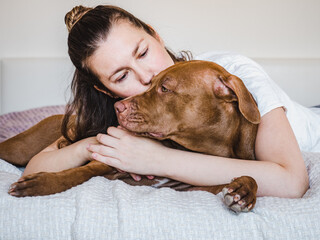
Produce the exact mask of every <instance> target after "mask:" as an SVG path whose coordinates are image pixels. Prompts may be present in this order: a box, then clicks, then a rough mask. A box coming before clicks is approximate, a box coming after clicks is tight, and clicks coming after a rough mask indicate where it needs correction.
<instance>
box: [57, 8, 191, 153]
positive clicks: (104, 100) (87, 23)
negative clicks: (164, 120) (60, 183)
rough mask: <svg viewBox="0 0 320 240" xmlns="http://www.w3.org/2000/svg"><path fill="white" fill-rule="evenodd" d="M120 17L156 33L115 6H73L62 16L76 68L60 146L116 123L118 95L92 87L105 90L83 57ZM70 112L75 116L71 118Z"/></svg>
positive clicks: (185, 55) (185, 56) (184, 55)
mask: <svg viewBox="0 0 320 240" xmlns="http://www.w3.org/2000/svg"><path fill="white" fill-rule="evenodd" d="M119 19H124V20H127V21H129V22H131V23H132V24H133V25H134V26H136V27H138V28H142V29H144V30H145V31H146V32H147V33H148V34H150V35H151V36H155V34H156V33H155V31H154V30H153V29H152V28H151V27H149V26H148V25H147V24H145V23H144V22H143V21H141V20H139V19H138V18H136V17H135V16H133V15H132V14H131V13H129V12H127V11H125V10H124V9H121V8H119V7H116V6H110V5H99V6H97V7H95V8H87V7H83V6H76V7H74V8H73V9H72V10H71V11H69V12H68V13H67V14H66V16H65V23H66V25H67V28H68V31H69V36H68V53H69V56H70V59H71V61H72V63H73V64H74V66H75V67H76V70H75V73H74V76H73V80H72V83H71V90H72V98H71V99H70V101H69V103H68V104H67V107H66V114H65V117H64V120H63V123H62V129H61V130H62V134H63V136H64V137H65V139H66V140H67V142H65V141H63V142H60V143H59V147H62V146H64V145H67V144H70V143H73V142H76V141H78V140H81V139H83V138H86V137H90V136H95V135H96V134H98V133H99V132H106V130H107V128H108V127H109V126H117V125H118V122H117V117H116V114H115V111H114V108H113V105H114V103H115V102H116V101H118V100H119V98H117V99H115V98H112V97H110V96H109V95H107V94H104V93H101V92H99V91H97V90H96V89H95V88H94V85H96V86H97V87H98V88H100V89H102V90H106V91H108V90H107V89H106V87H105V86H104V85H103V84H102V83H101V82H100V81H99V79H98V78H97V76H95V75H94V74H93V72H92V71H91V70H90V69H89V68H88V66H87V64H86V60H87V59H88V57H90V56H92V55H93V53H94V52H95V51H96V49H97V48H98V43H99V42H101V40H105V39H106V38H107V35H108V33H109V30H110V29H111V27H112V24H113V23H114V22H116V21H117V20H119ZM167 52H168V54H169V55H170V57H171V58H172V59H173V60H174V62H179V61H185V60H187V59H190V58H191V57H190V55H189V53H187V52H182V53H181V54H180V56H179V57H176V56H175V55H174V54H173V53H172V52H171V51H169V50H168V49H167ZM73 114H75V117H72V115H73Z"/></svg>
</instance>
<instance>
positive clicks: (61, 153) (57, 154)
mask: <svg viewBox="0 0 320 240" xmlns="http://www.w3.org/2000/svg"><path fill="white" fill-rule="evenodd" d="M59 140H60V139H58V140H57V141H55V142H54V143H52V144H51V145H49V146H48V147H46V148H45V149H44V150H42V151H41V152H40V153H38V154H37V155H35V156H34V157H33V158H32V159H31V160H30V161H29V163H28V165H27V166H26V169H25V171H24V172H23V176H25V175H29V174H32V173H36V172H59V171H62V170H66V169H69V168H74V167H78V166H81V165H83V164H84V163H85V162H86V161H88V160H90V159H92V158H91V154H90V152H89V151H88V150H87V146H88V145H89V144H90V143H91V144H94V143H97V141H96V138H95V137H91V138H86V139H83V140H81V141H78V142H76V143H74V144H71V145H69V146H67V147H64V148H61V149H58V146H57V143H58V141H59Z"/></svg>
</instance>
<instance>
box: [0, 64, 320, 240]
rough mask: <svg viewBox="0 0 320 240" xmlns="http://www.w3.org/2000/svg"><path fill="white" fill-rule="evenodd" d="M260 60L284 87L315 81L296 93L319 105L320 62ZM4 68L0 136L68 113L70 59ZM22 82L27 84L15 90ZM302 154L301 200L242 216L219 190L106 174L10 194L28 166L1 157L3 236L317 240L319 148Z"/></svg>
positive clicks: (268, 200)
mask: <svg viewBox="0 0 320 240" xmlns="http://www.w3.org/2000/svg"><path fill="white" fill-rule="evenodd" d="M257 61H258V62H260V63H261V64H262V65H263V66H264V67H265V68H266V69H267V72H269V73H270V75H273V77H274V79H275V80H277V76H278V77H279V76H280V77H281V79H280V80H279V81H282V82H281V84H280V83H279V84H280V85H282V87H283V86H284V88H286V87H288V88H289V87H290V86H292V82H294V83H295V84H296V82H298V80H299V79H301V76H303V77H304V84H303V85H304V87H305V89H308V88H309V87H310V85H312V87H311V88H309V90H306V91H307V92H308V94H305V95H299V94H300V93H301V92H302V91H301V86H297V85H296V86H294V87H293V88H292V89H290V91H291V94H293V95H294V96H293V97H294V98H296V99H297V101H304V102H303V104H304V105H307V106H312V105H317V104H319V103H320V99H319V97H318V93H317V92H318V90H317V89H320V86H319V79H315V78H314V76H320V67H319V66H320V61H319V60H310V59H309V60H308V61H305V62H299V61H301V60H299V61H298V60H297V61H295V60H279V59H273V60H272V59H258V60H257ZM279 61H280V62H279ZM302 63H303V64H305V67H303V64H302ZM281 64H282V65H281ZM310 64H311V65H312V66H313V67H310ZM279 65H280V66H283V67H282V68H279ZM301 65H302V67H301ZM1 66H2V67H1V85H0V89H1V100H0V103H1V113H2V115H1V116H0V141H3V140H5V139H6V138H9V137H11V136H14V135H15V134H17V133H19V132H21V131H23V130H25V129H27V128H28V127H30V126H32V125H33V124H35V123H37V122H38V121H40V120H41V119H43V118H45V117H46V116H49V115H52V114H57V113H63V111H64V105H65V103H66V99H67V98H68V97H67V96H66V91H65V89H67V87H68V83H69V82H70V79H71V77H72V71H73V68H72V66H71V64H70V63H69V61H68V60H67V59H5V60H3V61H2V65H1ZM297 66H299V68H297ZM294 73H295V74H294ZM299 74H300V75H299ZM283 76H284V77H283ZM286 76H287V77H288V76H291V77H290V79H287V81H285V80H283V79H282V78H286ZM308 76H309V77H310V78H308ZM21 79H23V80H24V81H27V83H28V84H25V85H24V86H23V88H22V89H23V90H21V91H20V88H19V91H18V90H17V85H19V84H20V82H21ZM290 83H291V84H290ZM306 83H307V84H306ZM315 86H316V87H315ZM39 89H40V90H39ZM299 90H300V91H299ZM52 92H54V94H56V93H59V95H54V94H53V93H52ZM295 92H297V93H298V94H297V95H295ZM50 94H53V95H50ZM30 97H31V98H30ZM29 98H30V99H29ZM27 99H28V100H27ZM303 156H304V159H305V162H306V165H307V168H308V172H309V178H310V189H309V190H308V191H307V193H306V194H305V195H304V197H303V198H301V199H283V198H275V197H261V198H258V200H257V204H256V207H255V208H254V210H253V211H252V212H249V213H244V214H235V213H233V212H231V211H229V210H228V209H226V208H225V206H224V205H223V203H222V195H221V194H218V195H212V194H210V193H207V192H176V191H174V190H172V189H167V188H163V189H154V188H152V187H145V186H140V187H133V186H129V185H127V184H125V183H123V182H121V181H118V180H116V181H110V180H107V179H105V178H103V177H94V178H92V179H91V180H89V181H87V182H85V183H84V184H82V185H79V186H77V187H74V188H72V189H70V190H68V191H65V192H63V193H59V194H54V195H50V196H42V197H26V198H14V197H12V196H10V195H9V194H7V191H8V188H9V186H10V184H11V183H13V182H15V181H16V180H17V179H18V178H19V177H20V175H21V173H22V171H23V169H21V168H17V167H15V166H13V165H11V164H9V163H7V162H5V161H3V160H1V159H0V239H5V240H9V239H14V240H18V239H46V240H47V239H54V240H58V239H63V240H66V239H86V240H88V239H197V240H198V239H319V236H320V226H319V222H320V209H319V207H318V205H319V204H318V199H319V197H320V153H308V152H304V153H303Z"/></svg>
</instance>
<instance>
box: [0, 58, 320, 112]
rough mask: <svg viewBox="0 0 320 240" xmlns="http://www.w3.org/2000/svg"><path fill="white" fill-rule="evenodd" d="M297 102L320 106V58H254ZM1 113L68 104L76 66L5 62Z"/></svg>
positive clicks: (16, 60) (61, 61)
mask: <svg viewBox="0 0 320 240" xmlns="http://www.w3.org/2000/svg"><path fill="white" fill-rule="evenodd" d="M254 60H256V61H257V62H258V63H260V64H261V65H262V67H264V69H265V70H266V72H267V73H268V74H269V75H270V76H271V77H272V78H273V80H274V81H275V82H277V83H278V84H279V85H280V86H281V87H282V88H283V89H284V90H285V91H286V92H287V93H288V95H289V96H290V97H291V98H292V99H294V100H295V101H297V102H299V103H301V104H302V105H305V106H313V105H319V104H320V94H319V92H320V59H254ZM0 69H1V70H0V71H1V79H0V83H1V84H0V93H1V97H0V114H4V113H8V112H12V111H21V110H26V109H30V108H35V107H41V106H49V105H60V104H65V103H66V102H67V101H68V99H69V96H70V89H69V85H70V83H71V80H72V76H73V72H74V67H73V66H72V64H71V62H70V60H69V59H68V58H10V59H9V58H7V59H2V61H1V68H0Z"/></svg>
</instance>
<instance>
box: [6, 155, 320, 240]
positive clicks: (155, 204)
mask: <svg viewBox="0 0 320 240" xmlns="http://www.w3.org/2000/svg"><path fill="white" fill-rule="evenodd" d="M304 157H305V161H306V164H307V166H308V171H309V176H310V189H309V190H308V192H307V193H306V194H305V196H304V197H303V198H302V199H283V198H282V199H281V198H275V197H262V198H258V200H257V204H256V207H255V208H254V210H253V211H252V212H249V213H241V214H239V215H237V214H234V213H232V212H231V211H229V210H228V209H226V208H225V207H224V205H223V203H222V201H221V198H222V196H221V194H218V195H216V196H215V195H212V194H210V193H207V192H200V191H197V192H176V191H174V190H172V189H166V188H163V189H154V188H151V187H132V186H129V185H127V184H125V183H123V182H121V181H118V180H117V181H109V180H107V179H105V178H103V177H95V178H92V179H91V180H90V181H88V182H86V183H84V184H82V185H80V186H77V187H74V188H72V189H70V190H68V191H66V192H63V193H60V194H55V195H51V196H43V197H26V198H15V197H12V196H10V195H9V194H7V191H8V188H9V186H10V184H11V183H13V182H15V181H16V180H17V179H18V178H19V176H20V175H21V171H20V170H19V169H18V168H16V167H14V166H13V165H10V164H8V163H6V162H4V161H2V160H0V239H1V240H2V239H3V240H10V239H12V240H18V239H41V240H44V239H45V240H49V239H53V240H59V239H61V240H67V239H79V240H80V239H84V240H88V239H94V240H98V239H99V240H100V239H112V240H115V239H121V240H122V239H148V240H150V239H173V240H177V239H183V240H185V239H197V240H199V239H228V240H230V239H236V240H239V239H272V240H274V239H290V240H292V239H299V240H301V239H308V240H310V239H319V238H320V223H319V222H320V208H319V203H318V201H319V199H320V153H304ZM275 187H276V186H275Z"/></svg>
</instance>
